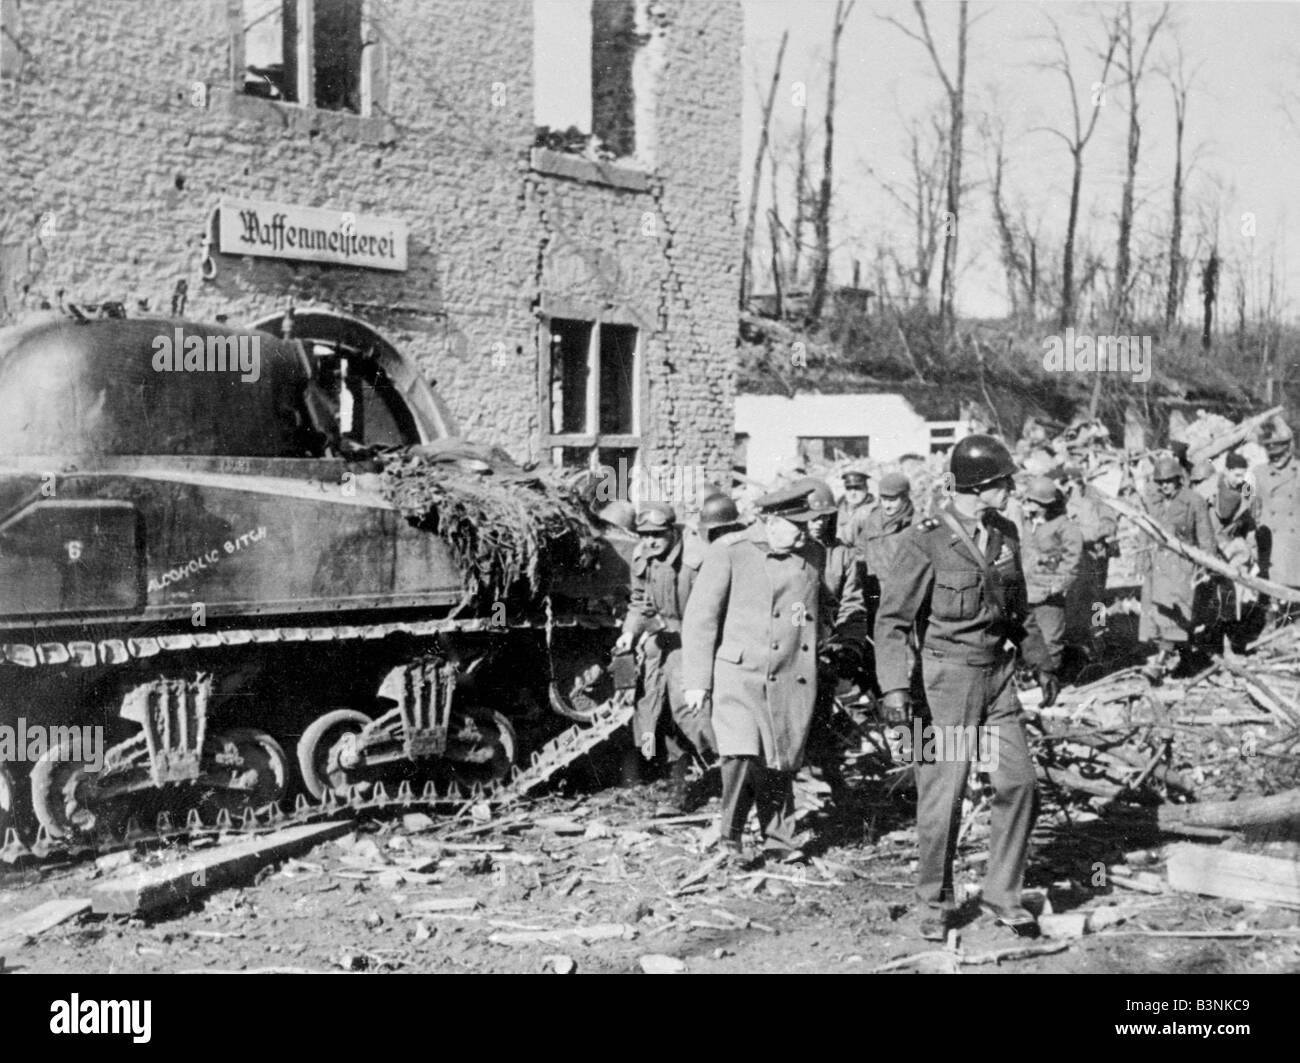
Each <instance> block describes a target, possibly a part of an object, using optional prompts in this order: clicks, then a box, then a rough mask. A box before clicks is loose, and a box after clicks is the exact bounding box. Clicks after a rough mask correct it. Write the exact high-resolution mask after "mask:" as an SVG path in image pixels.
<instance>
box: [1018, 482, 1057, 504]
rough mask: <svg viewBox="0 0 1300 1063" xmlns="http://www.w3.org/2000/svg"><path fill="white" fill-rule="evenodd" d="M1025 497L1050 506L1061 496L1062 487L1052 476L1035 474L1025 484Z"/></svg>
mask: <svg viewBox="0 0 1300 1063" xmlns="http://www.w3.org/2000/svg"><path fill="white" fill-rule="evenodd" d="M1025 497H1026V498H1028V499H1030V500H1031V501H1034V502H1037V503H1039V505H1043V506H1050V505H1052V504H1053V503H1054V502H1056V501H1057V499H1058V498H1059V497H1060V489H1059V488H1058V487H1057V486H1056V481H1055V480H1053V479H1052V478H1051V477H1050V476H1035V477H1032V478H1031V479H1030V481H1029V482H1028V483H1027V484H1025Z"/></svg>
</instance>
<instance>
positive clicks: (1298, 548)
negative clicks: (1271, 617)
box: [1252, 420, 1300, 617]
mask: <svg viewBox="0 0 1300 1063" xmlns="http://www.w3.org/2000/svg"><path fill="white" fill-rule="evenodd" d="M1260 442H1261V443H1262V444H1263V445H1264V451H1265V453H1266V454H1267V455H1268V464H1267V465H1259V466H1257V467H1256V468H1255V501H1254V504H1253V507H1252V513H1253V515H1254V518H1255V528H1256V531H1255V542H1256V544H1257V546H1258V548H1259V567H1260V575H1262V576H1263V577H1264V578H1265V579H1270V580H1272V581H1273V582H1274V583H1281V584H1284V585H1285V586H1287V587H1300V467H1297V465H1296V462H1295V460H1294V458H1293V457H1292V455H1291V429H1290V428H1288V427H1287V425H1286V423H1285V422H1283V421H1280V420H1277V421H1273V422H1269V423H1267V424H1265V425H1264V430H1262V431H1261V432H1260ZM1270 611H1271V612H1273V613H1274V614H1275V615H1280V616H1283V617H1286V616H1289V615H1290V613H1291V609H1290V608H1289V607H1288V606H1287V605H1286V604H1284V603H1280V602H1275V603H1273V606H1272V608H1271V609H1270Z"/></svg>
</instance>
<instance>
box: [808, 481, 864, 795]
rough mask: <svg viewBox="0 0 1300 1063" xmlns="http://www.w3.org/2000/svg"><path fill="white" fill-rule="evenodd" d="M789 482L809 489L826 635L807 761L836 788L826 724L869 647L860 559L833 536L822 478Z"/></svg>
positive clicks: (830, 501) (857, 679)
mask: <svg viewBox="0 0 1300 1063" xmlns="http://www.w3.org/2000/svg"><path fill="white" fill-rule="evenodd" d="M791 486H792V487H795V488H801V487H808V488H810V489H811V491H810V493H809V495H808V508H809V509H810V510H811V511H812V512H813V514H814V516H813V517H812V519H811V520H809V521H808V538H809V540H810V541H811V542H812V543H814V544H816V545H818V546H820V547H821V548H822V562H821V571H822V593H821V599H820V604H821V620H822V623H823V631H824V633H825V635H826V637H825V638H824V640H823V642H822V648H821V654H820V658H819V664H820V665H821V674H820V677H819V682H818V685H817V690H818V697H817V706H816V711H815V712H814V714H813V725H812V730H811V731H810V734H809V739H808V749H807V760H808V761H810V762H811V763H812V764H813V765H814V766H815V768H814V770H813V774H814V775H815V774H816V773H817V771H820V772H822V773H823V774H824V775H825V776H826V777H827V779H828V781H829V782H830V785H831V786H832V788H833V789H835V790H840V789H842V788H843V783H844V780H843V777H842V775H841V773H840V764H839V758H838V755H837V750H836V746H835V736H834V731H833V727H832V716H833V714H834V712H835V708H834V697H835V694H836V690H837V687H838V685H839V682H840V680H847V681H849V682H851V683H853V684H854V685H857V686H858V687H859V689H865V688H866V684H867V679H866V677H865V676H864V674H863V669H864V666H865V665H866V663H867V659H868V652H869V650H870V647H871V625H870V622H869V619H868V616H867V606H866V600H865V597H864V595H863V574H862V568H863V566H862V559H861V557H860V556H859V554H858V552H857V550H855V549H854V548H853V547H851V546H845V545H844V544H843V543H841V542H840V541H839V540H838V539H837V538H836V527H835V522H836V520H837V519H838V517H839V514H838V512H837V511H836V506H835V495H834V494H833V493H832V492H831V489H830V486H829V485H828V484H827V483H826V481H825V480H818V479H816V478H815V477H812V476H809V477H806V478H805V479H803V480H799V481H797V482H796V483H794V484H792V485H791ZM859 512H861V510H859ZM805 770H809V769H805Z"/></svg>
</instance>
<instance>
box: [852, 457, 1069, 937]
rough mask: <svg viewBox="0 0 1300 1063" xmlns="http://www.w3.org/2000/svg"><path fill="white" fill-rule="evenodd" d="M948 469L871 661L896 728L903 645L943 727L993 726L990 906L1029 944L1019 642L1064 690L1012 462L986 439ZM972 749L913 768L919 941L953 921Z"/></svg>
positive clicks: (894, 590)
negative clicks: (1014, 493)
mask: <svg viewBox="0 0 1300 1063" xmlns="http://www.w3.org/2000/svg"><path fill="white" fill-rule="evenodd" d="M949 467H950V477H951V484H952V487H953V490H954V492H955V493H954V494H953V496H952V498H951V500H950V501H949V502H948V503H947V504H945V505H944V506H943V507H942V508H941V509H940V510H939V511H938V513H937V516H936V517H934V518H931V519H929V520H925V521H922V522H921V523H920V524H917V525H915V526H914V527H912V528H910V529H909V530H908V531H906V532H904V533H903V535H902V536H901V541H900V543H899V547H898V552H897V554H896V555H895V558H894V564H893V566H892V567H891V569H890V571H888V572H886V573H884V578H883V579H882V580H881V596H880V611H879V613H878V614H877V616H876V655H877V661H878V664H877V668H878V671H879V677H880V687H881V689H882V690H884V691H885V696H884V700H883V708H884V713H885V719H886V722H887V723H890V724H903V723H906V722H907V721H908V718H909V717H910V715H911V711H912V704H911V694H910V692H909V683H910V680H911V676H910V674H909V673H910V663H909V654H908V637H909V635H914V636H915V638H916V639H917V641H918V644H919V646H920V654H921V672H922V682H923V686H924V691H925V696H926V700H927V701H928V702H929V711H930V713H931V715H932V720H933V724H934V726H935V727H938V728H945V729H955V728H959V727H960V728H973V727H981V728H987V730H985V731H983V732H982V733H983V734H985V735H988V736H989V737H991V739H992V741H993V742H994V743H996V749H995V754H996V755H995V756H991V757H988V758H987V759H988V762H989V763H990V764H991V765H993V769H992V772H991V775H992V782H993V788H994V794H995V796H994V799H993V824H992V836H991V840H990V841H991V844H990V848H989V859H988V865H987V869H986V873H985V880H984V893H983V905H984V907H985V909H986V910H987V911H989V912H991V913H992V914H993V915H994V916H995V917H996V918H997V920H998V921H999V922H1000V923H1002V924H1003V925H1006V926H1010V927H1011V928H1012V929H1013V930H1014V931H1015V932H1016V933H1017V934H1020V935H1024V936H1033V935H1034V934H1036V933H1037V929H1038V927H1037V922H1036V921H1035V919H1034V917H1033V915H1031V914H1030V913H1029V912H1028V911H1026V910H1025V908H1024V907H1023V906H1022V905H1021V902H1020V891H1021V887H1022V885H1023V881H1024V873H1025V863H1026V860H1027V856H1028V846H1029V833H1030V830H1031V829H1032V827H1033V822H1034V797H1035V780H1034V765H1033V762H1032V761H1031V760H1030V757H1029V746H1028V743H1027V741H1026V738H1025V730H1024V725H1023V723H1022V722H1021V718H1020V703H1019V701H1018V700H1017V698H1016V692H1015V686H1014V684H1013V682H1012V676H1013V675H1014V672H1015V665H1016V652H1015V649H1014V646H1016V645H1020V644H1022V643H1023V646H1022V648H1023V650H1024V653H1025V657H1026V659H1027V661H1028V663H1029V664H1030V665H1031V666H1034V667H1036V668H1038V669H1040V676H1041V679H1040V682H1041V684H1042V686H1043V691H1044V695H1045V696H1044V701H1045V702H1047V703H1050V702H1051V700H1052V698H1053V697H1054V696H1055V693H1056V692H1055V689H1054V684H1055V680H1054V678H1053V677H1052V674H1051V673H1050V670H1049V664H1050V662H1049V661H1048V660H1047V656H1046V652H1045V648H1044V646H1043V643H1042V639H1041V636H1039V635H1037V633H1036V631H1035V629H1034V625H1033V618H1032V616H1029V614H1028V610H1027V607H1026V605H1025V587H1024V575H1023V571H1022V569H1021V565H1020V543H1019V541H1018V537H1017V534H1016V529H1015V525H1013V524H1012V523H1011V522H1010V521H1008V520H1006V519H1005V518H1004V517H1002V516H1001V514H1000V511H1001V510H1003V509H1004V508H1005V507H1006V504H1007V499H1008V497H1009V496H1010V493H1011V488H1012V475H1013V474H1014V473H1015V471H1016V466H1015V462H1014V461H1013V460H1012V458H1011V454H1010V453H1009V452H1008V450H1007V448H1006V447H1005V446H1003V445H1002V444H1001V443H1000V442H999V441H998V440H996V439H994V438H992V437H991V436H966V437H965V438H964V439H962V440H960V441H959V442H958V443H957V445H956V446H955V447H953V450H952V456H951V458H950V461H949ZM1026 621H1028V625H1029V626H1028V627H1026V626H1025V624H1026ZM947 733H948V734H953V733H954V730H948V732H947ZM965 733H966V734H968V735H969V733H970V732H969V731H966V732H965ZM950 750H951V754H949V751H950ZM965 752H966V757H965V759H960V760H959V759H957V757H958V756H960V755H961V752H960V748H959V749H955V750H954V749H952V747H951V745H949V744H948V743H945V754H949V755H946V756H944V757H940V758H937V759H936V758H933V757H931V758H929V759H928V760H927V758H926V757H925V756H924V755H922V756H921V757H920V758H919V759H918V763H917V764H916V786H917V824H916V833H917V841H918V844H919V847H920V854H919V855H920V859H919V861H918V864H917V880H918V881H917V897H918V899H919V900H920V901H921V903H922V904H923V905H924V906H925V914H924V917H923V918H922V920H921V924H920V931H921V935H922V936H923V937H925V938H927V939H929V940H935V941H939V940H943V939H944V937H945V936H946V934H947V931H948V929H949V928H950V926H951V925H952V924H953V922H954V915H955V898H954V894H953V881H952V865H953V858H954V856H955V854H956V850H957V830H958V826H959V824H960V823H961V811H962V799H963V797H964V795H965V793H966V781H967V777H968V775H969V774H970V760H971V759H972V758H971V756H970V750H969V744H966V746H965Z"/></svg>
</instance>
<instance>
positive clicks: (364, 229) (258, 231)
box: [217, 199, 406, 272]
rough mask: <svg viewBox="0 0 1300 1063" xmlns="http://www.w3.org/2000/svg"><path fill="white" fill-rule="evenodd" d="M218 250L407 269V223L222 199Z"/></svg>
mask: <svg viewBox="0 0 1300 1063" xmlns="http://www.w3.org/2000/svg"><path fill="white" fill-rule="evenodd" d="M217 248H218V250H219V251H221V253H222V254H226V255H254V256H258V257H262V258H287V259H294V260H297V261H301V262H330V263H333V264H335V265H340V266H360V267H362V268H364V269H384V270H395V271H399V272H401V271H405V269H406V222H404V221H398V220H396V219H394V218H378V217H375V216H373V215H369V214H356V213H354V212H352V211H347V210H345V211H339V210H321V209H320V208H317V207H298V206H294V205H292V204H289V203H269V202H266V201H264V200H253V199H223V200H221V202H220V203H219V204H218V205H217Z"/></svg>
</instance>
